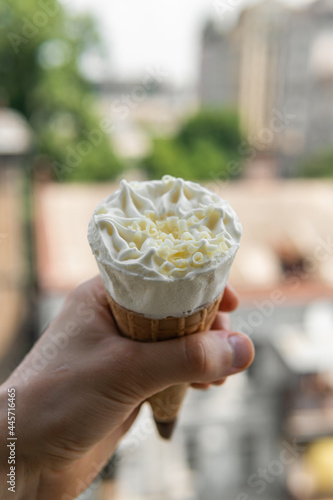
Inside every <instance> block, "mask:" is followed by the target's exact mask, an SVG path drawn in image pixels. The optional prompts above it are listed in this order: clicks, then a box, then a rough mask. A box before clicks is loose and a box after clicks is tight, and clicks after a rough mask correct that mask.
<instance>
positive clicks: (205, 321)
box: [106, 293, 221, 342]
mask: <svg viewBox="0 0 333 500" xmlns="http://www.w3.org/2000/svg"><path fill="white" fill-rule="evenodd" d="M106 295H107V299H108V302H109V305H110V308H111V311H112V314H113V316H114V318H115V320H116V323H117V326H118V328H119V330H120V332H121V333H122V335H124V336H125V337H128V338H130V339H132V340H138V341H140V342H158V341H161V340H170V339H174V338H178V337H183V336H185V335H191V334H193V333H197V332H202V331H204V330H209V328H210V326H211V325H212V323H213V321H214V318H215V316H216V313H217V311H218V308H219V304H220V302H221V297H219V298H218V299H216V300H215V301H214V302H212V304H209V305H208V306H206V307H204V308H201V309H199V310H197V311H194V312H193V313H192V314H189V315H188V316H181V317H179V318H176V317H172V316H170V317H168V318H162V319H153V318H148V317H146V316H144V315H143V314H139V313H136V312H134V311H130V310H128V309H125V308H124V307H122V306H120V305H119V304H117V303H116V302H115V301H114V300H113V299H112V297H110V295H108V293H107V294H106Z"/></svg>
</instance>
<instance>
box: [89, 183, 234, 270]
mask: <svg viewBox="0 0 333 500" xmlns="http://www.w3.org/2000/svg"><path fill="white" fill-rule="evenodd" d="M120 186H121V188H120V190H119V191H117V192H116V193H114V194H113V195H111V196H110V197H109V198H107V199H106V200H104V202H102V203H101V204H100V205H99V207H98V208H97V210H96V212H95V216H94V219H95V223H96V226H97V227H98V228H99V230H100V235H101V238H102V239H103V242H104V245H105V248H106V249H107V251H108V255H107V256H105V255H104V256H102V255H101V256H99V255H98V257H102V258H103V257H104V258H103V260H104V259H105V257H106V258H107V260H111V261H112V263H113V265H114V266H115V267H116V268H118V269H123V270H126V271H128V272H135V273H139V274H142V275H143V276H145V277H150V278H157V279H176V278H181V277H184V276H187V275H190V274H192V273H193V274H196V273H198V272H199V271H200V269H202V268H205V267H207V266H209V267H211V266H213V265H214V264H217V263H218V262H219V260H221V258H223V256H224V255H226V253H227V252H228V251H229V249H230V248H231V247H233V246H234V245H238V242H239V238H240V234H241V227H240V224H239V223H238V221H237V218H235V214H234V212H233V211H232V209H231V207H230V206H229V205H228V204H227V202H226V201H224V200H221V198H219V197H218V196H216V195H215V194H213V193H211V192H209V191H208V190H206V189H204V188H203V187H201V186H200V185H199V184H194V183H192V182H185V181H184V180H183V179H175V178H173V177H170V176H164V177H163V179H162V181H153V182H150V183H148V182H142V183H136V182H132V183H129V184H128V183H127V182H126V181H121V183H120Z"/></svg>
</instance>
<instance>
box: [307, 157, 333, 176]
mask: <svg viewBox="0 0 333 500" xmlns="http://www.w3.org/2000/svg"><path fill="white" fill-rule="evenodd" d="M300 175H301V176H302V177H333V151H322V152H320V153H318V154H315V155H313V156H311V157H310V158H308V159H307V160H305V161H303V163H301V165H300Z"/></svg>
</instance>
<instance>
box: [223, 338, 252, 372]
mask: <svg viewBox="0 0 333 500" xmlns="http://www.w3.org/2000/svg"><path fill="white" fill-rule="evenodd" d="M228 342H229V344H230V345H231V347H232V349H233V352H234V358H233V363H232V366H233V368H236V369H241V368H246V367H247V366H248V365H249V364H250V362H251V360H252V358H253V347H252V345H251V342H250V341H249V339H247V338H246V337H245V336H244V335H238V334H237V333H235V334H233V335H230V337H228Z"/></svg>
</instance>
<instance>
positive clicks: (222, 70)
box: [0, 0, 333, 500]
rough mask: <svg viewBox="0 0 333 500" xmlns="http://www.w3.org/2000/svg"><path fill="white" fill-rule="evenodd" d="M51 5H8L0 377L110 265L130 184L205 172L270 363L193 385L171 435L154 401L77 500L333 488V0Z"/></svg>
mask: <svg viewBox="0 0 333 500" xmlns="http://www.w3.org/2000/svg"><path fill="white" fill-rule="evenodd" d="M208 4H209V5H208ZM50 6H52V8H53V10H52V11H51V10H50V11H49V13H47V11H46V10H45V9H44V10H41V6H40V2H38V1H37V0H31V1H30V0H29V2H27V3H26V4H23V3H22V2H21V3H20V2H19V0H13V2H12V3H10V2H8V1H7V0H6V1H5V2H4V4H3V5H0V25H1V27H2V28H3V32H2V34H1V35H0V315H1V319H2V321H1V334H0V380H1V383H3V382H5V380H6V379H7V377H8V375H9V374H10V373H11V372H12V371H13V370H14V368H15V367H16V366H17V365H18V364H19V363H20V361H21V360H22V359H23V358H24V356H25V354H26V353H27V352H28V351H29V350H30V349H31V347H32V346H33V344H34V343H35V342H36V341H37V339H38V338H39V337H40V336H41V335H42V334H43V332H44V331H45V329H46V328H47V326H48V325H49V324H50V322H51V321H52V320H53V319H54V318H55V317H56V316H57V314H58V313H59V311H60V310H61V308H62V305H63V303H64V300H65V297H66V296H67V294H68V293H69V292H70V291H71V290H73V289H74V288H75V287H76V286H78V285H79V284H80V283H82V282H83V281H85V280H87V279H90V278H91V277H93V276H95V275H96V274H98V272H99V271H98V267H97V264H96V261H95V258H94V256H93V254H92V252H91V249H90V247H89V244H88V241H87V228H88V222H89V219H90V217H91V214H92V213H93V211H94V209H95V207H96V206H97V205H98V203H99V202H100V201H101V200H102V199H104V198H105V197H107V196H108V195H109V194H110V193H112V192H114V191H115V190H116V189H118V187H119V181H120V180H121V179H122V178H125V179H127V180H128V181H132V180H139V181H140V180H147V179H158V178H161V177H162V176H163V175H164V174H170V175H172V176H179V177H183V178H184V179H188V180H193V181H195V182H200V183H201V184H202V185H204V186H205V187H207V188H209V189H210V190H211V191H212V192H213V193H215V194H217V195H219V196H220V197H221V198H224V199H226V200H228V202H229V203H230V204H231V206H232V207H233V208H234V209H235V211H236V212H237V214H238V216H239V219H240V221H241V224H242V226H243V236H242V240H241V246H240V250H239V252H238V254H237V257H236V259H235V262H234V264H233V267H232V270H231V274H230V284H231V285H232V286H233V287H234V288H235V289H236V290H237V292H238V294H239V297H240V306H239V308H238V309H237V310H236V311H235V312H233V313H232V314H231V318H232V326H233V330H234V331H241V332H243V333H245V334H247V335H249V336H250V337H251V339H252V340H253V342H254V345H255V348H256V357H255V361H254V363H253V364H252V365H251V366H250V368H249V369H248V370H246V371H245V372H244V373H241V374H238V375H235V376H232V377H229V378H228V380H227V381H226V383H225V384H224V385H223V386H222V387H213V388H211V389H209V390H207V391H198V390H194V389H191V390H190V391H188V393H187V396H186V400H185V403H184V405H183V407H182V410H181V414H180V416H179V421H178V424H177V429H176V432H175V434H174V436H173V438H172V440H171V441H170V442H166V441H163V440H161V439H160V437H159V436H158V434H157V432H156V429H155V424H154V421H153V418H152V415H151V411H150V408H149V407H148V405H147V404H145V405H143V407H142V408H141V410H140V414H139V417H138V419H137V420H136V422H135V424H134V426H133V427H132V428H131V429H130V431H129V432H128V434H127V435H126V436H125V437H124V439H123V440H122V441H121V442H120V444H119V447H118V449H117V451H116V453H115V454H114V455H113V456H112V457H110V462H109V463H108V464H107V465H106V466H105V468H104V470H103V471H102V472H101V473H100V474H99V475H98V476H97V478H96V479H95V480H94V482H93V483H92V484H91V485H90V486H89V484H90V483H91V480H90V481H88V482H87V484H85V486H86V487H87V489H86V491H85V492H83V493H82V494H81V495H80V496H79V497H78V500H221V499H228V500H261V499H265V500H332V499H333V473H332V471H333V64H332V54H333V3H332V1H331V0H315V1H310V2H302V1H301V0H300V1H299V2H296V1H294V2H292V1H289V2H288V1H285V2H280V1H277V0H262V1H254V2H252V1H243V2H233V1H229V0H221V1H211V2H208V3H207V2H205V1H204V0H202V1H201V0H196V1H193V2H192V4H191V2H190V0H186V1H185V0H184V2H183V3H182V2H180V3H179V4H178V3H176V2H170V3H169V4H168V3H167V2H166V1H164V2H161V3H160V4H159V5H157V4H154V5H153V3H152V2H151V1H148V0H144V1H143V2H142V5H141V7H140V8H139V6H138V4H134V0H123V3H122V4H121V5H120V4H117V2H115V1H113V0H112V1H111V2H110V3H109V4H108V5H106V4H105V2H103V1H102V0H96V1H93V0H91V1H90V0H85V1H84V2H82V4H80V3H79V2H78V1H74V0H73V2H68V5H67V2H64V1H58V0H50ZM50 6H49V8H50V9H51V7H50ZM137 9H138V10H137ZM53 11H54V15H53ZM40 12H42V13H44V17H45V19H46V18H47V20H46V22H45V26H39V25H38V20H39V19H40ZM50 12H52V15H51V14H50ZM124 20H128V21H126V23H125V24H124V25H123V24H122V23H124ZM173 30H174V32H173ZM27 34H28V35H29V36H28V35H27ZM13 35H15V36H16V37H15V36H13ZM17 36H18V38H17ZM90 479H92V478H90ZM81 490H82V488H81ZM27 498H28V497H27ZM59 500H69V499H68V498H64V499H63V498H61V499H59Z"/></svg>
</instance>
